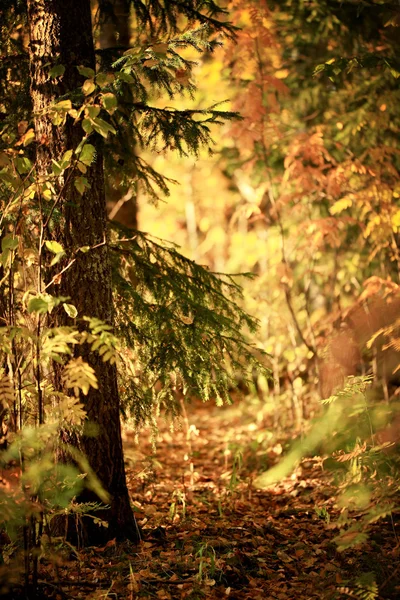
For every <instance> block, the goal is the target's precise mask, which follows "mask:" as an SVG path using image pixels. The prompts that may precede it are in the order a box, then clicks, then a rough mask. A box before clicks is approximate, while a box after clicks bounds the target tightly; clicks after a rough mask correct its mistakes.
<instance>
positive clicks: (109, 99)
mask: <svg viewBox="0 0 400 600" xmlns="http://www.w3.org/2000/svg"><path fill="white" fill-rule="evenodd" d="M101 102H102V104H103V106H104V108H105V109H106V111H107V112H109V113H110V114H111V115H112V114H113V113H114V112H115V109H116V108H117V105H118V102H117V98H116V96H115V95H114V94H111V93H108V94H103V95H102V97H101ZM95 116H97V115H95Z"/></svg>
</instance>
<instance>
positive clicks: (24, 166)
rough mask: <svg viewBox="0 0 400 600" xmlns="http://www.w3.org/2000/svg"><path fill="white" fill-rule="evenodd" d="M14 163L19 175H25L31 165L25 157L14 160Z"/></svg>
mask: <svg viewBox="0 0 400 600" xmlns="http://www.w3.org/2000/svg"><path fill="white" fill-rule="evenodd" d="M15 163H16V166H17V171H18V173H20V174H21V175H22V174H23V173H27V172H28V171H29V170H30V169H31V168H32V163H31V161H30V160H29V158H28V157H26V156H18V157H17V158H16V161H15Z"/></svg>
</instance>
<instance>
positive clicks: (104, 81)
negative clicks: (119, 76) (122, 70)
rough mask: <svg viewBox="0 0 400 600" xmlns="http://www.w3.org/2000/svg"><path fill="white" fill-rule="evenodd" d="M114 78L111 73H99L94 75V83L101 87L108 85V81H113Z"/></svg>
mask: <svg viewBox="0 0 400 600" xmlns="http://www.w3.org/2000/svg"><path fill="white" fill-rule="evenodd" d="M114 79H115V76H114V74H113V73H99V74H98V75H97V76H96V83H97V85H98V86H100V87H101V88H103V87H105V86H106V85H110V83H112V82H113V81H114Z"/></svg>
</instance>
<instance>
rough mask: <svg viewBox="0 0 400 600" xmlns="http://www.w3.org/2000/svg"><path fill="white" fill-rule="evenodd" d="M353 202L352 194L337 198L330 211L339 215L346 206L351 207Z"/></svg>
mask: <svg viewBox="0 0 400 600" xmlns="http://www.w3.org/2000/svg"><path fill="white" fill-rule="evenodd" d="M352 204H353V200H352V198H351V197H350V196H345V197H344V198H341V199H340V200H337V202H335V204H333V206H331V207H330V209H329V212H330V213H331V215H337V214H339V213H341V212H343V211H344V210H346V208H350V206H352Z"/></svg>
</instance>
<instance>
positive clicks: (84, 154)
mask: <svg viewBox="0 0 400 600" xmlns="http://www.w3.org/2000/svg"><path fill="white" fill-rule="evenodd" d="M95 156H96V148H95V147H94V146H92V144H85V145H84V146H83V148H82V150H81V153H80V154H79V161H80V162H81V163H83V164H84V165H86V166H87V167H89V166H90V165H91V164H92V162H93V160H94V158H95Z"/></svg>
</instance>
